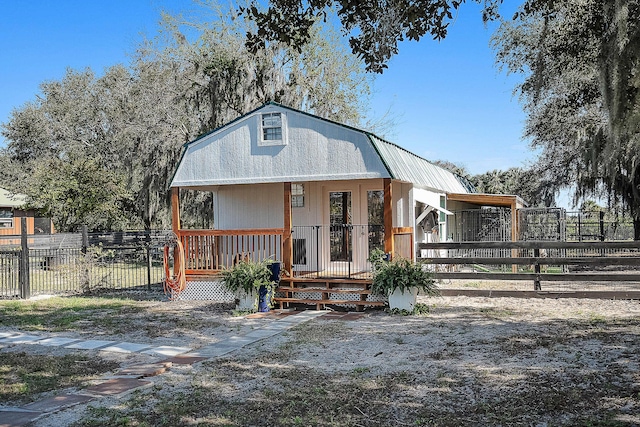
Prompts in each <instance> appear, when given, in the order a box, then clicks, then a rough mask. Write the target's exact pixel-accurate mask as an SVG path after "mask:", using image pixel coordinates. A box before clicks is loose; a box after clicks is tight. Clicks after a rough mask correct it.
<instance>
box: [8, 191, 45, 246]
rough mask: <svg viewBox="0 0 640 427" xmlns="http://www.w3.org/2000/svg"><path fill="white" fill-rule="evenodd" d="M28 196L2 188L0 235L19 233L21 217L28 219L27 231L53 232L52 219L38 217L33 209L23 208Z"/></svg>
mask: <svg viewBox="0 0 640 427" xmlns="http://www.w3.org/2000/svg"><path fill="white" fill-rule="evenodd" d="M25 200H26V196H24V195H21V194H12V193H10V192H9V191H7V190H5V189H3V188H0V236H8V235H9V236H10V235H17V234H20V233H21V232H22V227H21V225H20V223H21V220H20V219H21V218H26V219H27V233H28V234H38V233H51V231H52V225H51V220H50V219H48V218H38V217H36V212H35V211H34V210H33V209H23V206H24V205H25Z"/></svg>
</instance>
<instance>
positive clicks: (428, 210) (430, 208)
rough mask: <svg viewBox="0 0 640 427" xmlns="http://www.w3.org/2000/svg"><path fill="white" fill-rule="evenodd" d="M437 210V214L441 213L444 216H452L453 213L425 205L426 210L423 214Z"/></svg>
mask: <svg viewBox="0 0 640 427" xmlns="http://www.w3.org/2000/svg"><path fill="white" fill-rule="evenodd" d="M434 209H435V210H437V211H438V212H442V213H443V214H445V215H453V212H451V211H448V210H446V209H445V208H441V207H440V206H433V205H427V209H425V212H427V213H428V212H431V211H432V210H434Z"/></svg>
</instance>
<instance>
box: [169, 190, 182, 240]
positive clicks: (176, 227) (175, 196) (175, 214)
mask: <svg viewBox="0 0 640 427" xmlns="http://www.w3.org/2000/svg"><path fill="white" fill-rule="evenodd" d="M171 229H172V230H173V232H174V233H176V235H177V234H178V231H180V189H179V188H177V187H173V188H171Z"/></svg>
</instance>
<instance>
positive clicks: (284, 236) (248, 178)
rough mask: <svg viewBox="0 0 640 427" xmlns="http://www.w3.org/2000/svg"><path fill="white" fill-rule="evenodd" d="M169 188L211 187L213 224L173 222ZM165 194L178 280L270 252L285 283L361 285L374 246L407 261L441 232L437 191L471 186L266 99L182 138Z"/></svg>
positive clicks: (441, 202)
mask: <svg viewBox="0 0 640 427" xmlns="http://www.w3.org/2000/svg"><path fill="white" fill-rule="evenodd" d="M180 189H190V190H200V191H209V192H212V193H213V200H214V203H213V210H214V221H215V230H184V229H181V227H180V216H179V212H180V209H179V191H180ZM171 190H172V215H173V230H174V232H175V233H176V235H177V236H178V237H179V238H180V239H181V241H182V242H183V245H184V247H185V252H186V259H187V271H186V273H187V276H188V277H189V278H190V280H194V278H196V277H206V276H212V275H215V273H216V272H217V271H218V270H219V269H221V268H223V267H229V266H231V265H232V264H233V262H234V260H237V259H238V257H251V258H253V259H256V260H258V259H261V258H265V257H273V258H274V259H276V260H278V261H281V262H282V263H283V267H284V269H285V270H286V271H287V272H288V276H287V278H286V280H288V281H289V284H290V285H291V286H292V287H295V286H298V285H300V283H308V282H310V281H312V280H313V281H315V282H322V283H324V284H325V285H326V286H328V287H329V286H331V284H332V283H338V282H344V281H345V280H348V281H349V282H350V283H355V282H357V281H363V282H364V283H366V282H367V281H369V279H370V276H369V271H370V264H369V262H368V258H369V255H370V253H371V252H372V251H373V250H374V249H381V250H383V251H384V252H387V253H390V254H392V256H397V255H399V256H403V257H406V258H412V259H413V258H414V257H415V253H416V243H417V242H423V241H433V240H436V239H437V238H438V237H437V236H446V235H447V229H446V227H447V215H450V214H451V213H450V212H449V211H448V210H447V195H448V194H468V193H470V192H472V189H470V188H469V186H468V185H466V184H465V183H464V181H463V180H462V179H461V178H459V177H457V176H456V175H454V174H453V173H451V172H449V171H447V170H445V169H443V168H441V167H439V166H436V165H434V164H432V163H430V162H428V161H427V160H425V159H423V158H421V157H419V156H417V155H415V154H413V153H411V152H409V151H407V150H405V149H403V148H402V147H400V146H398V145H396V144H393V143H391V142H388V141H385V140H384V139H382V138H379V137H377V136H375V135H374V134H372V133H370V132H367V131H364V130H361V129H356V128H354V127H351V126H347V125H344V124H340V123H336V122H333V121H330V120H326V119H323V118H320V117H317V116H314V115H311V114H308V113H305V112H302V111H298V110H295V109H292V108H288V107H285V106H283V105H279V104H276V103H267V104H265V105H263V106H262V107H260V108H258V109H256V110H254V111H252V112H250V113H248V114H246V115H244V116H242V117H239V118H238V119H236V120H234V121H233V122H231V123H228V124H227V125H225V126H223V127H221V128H219V129H216V130H214V131H212V132H210V133H208V134H206V135H204V136H201V137H199V138H198V139H196V140H194V141H192V142H190V143H188V144H186V146H185V149H184V153H183V156H182V158H181V160H180V163H179V165H178V167H177V170H176V172H175V175H174V177H173V181H172V183H171ZM325 296H326V295H325ZM360 297H361V296H360Z"/></svg>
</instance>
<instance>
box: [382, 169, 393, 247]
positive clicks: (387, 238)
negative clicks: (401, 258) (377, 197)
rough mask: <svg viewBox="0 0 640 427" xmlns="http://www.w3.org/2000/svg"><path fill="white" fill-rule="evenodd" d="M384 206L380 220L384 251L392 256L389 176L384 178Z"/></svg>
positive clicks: (391, 201)
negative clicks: (382, 229)
mask: <svg viewBox="0 0 640 427" xmlns="http://www.w3.org/2000/svg"><path fill="white" fill-rule="evenodd" d="M383 183H384V184H383V185H384V202H383V203H384V208H383V211H382V212H383V214H382V222H383V223H384V251H385V252H386V253H388V254H391V256H392V257H393V199H392V197H391V196H392V194H391V178H384V180H383Z"/></svg>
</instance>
